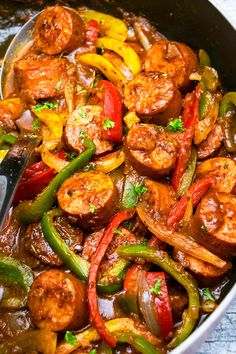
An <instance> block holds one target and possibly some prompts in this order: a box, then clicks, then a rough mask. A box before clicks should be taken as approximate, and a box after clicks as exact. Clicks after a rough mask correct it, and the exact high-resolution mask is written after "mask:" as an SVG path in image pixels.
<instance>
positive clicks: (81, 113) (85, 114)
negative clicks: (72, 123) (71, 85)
mask: <svg viewBox="0 0 236 354" xmlns="http://www.w3.org/2000/svg"><path fill="white" fill-rule="evenodd" d="M78 113H79V115H80V117H81V118H86V117H87V112H86V111H85V109H83V108H79V110H78Z"/></svg>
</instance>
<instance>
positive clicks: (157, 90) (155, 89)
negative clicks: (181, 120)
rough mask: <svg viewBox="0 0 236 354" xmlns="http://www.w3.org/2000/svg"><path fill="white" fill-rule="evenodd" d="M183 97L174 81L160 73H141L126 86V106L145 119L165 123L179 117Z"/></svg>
mask: <svg viewBox="0 0 236 354" xmlns="http://www.w3.org/2000/svg"><path fill="white" fill-rule="evenodd" d="M181 102H182V101H181V95H180V92H179V90H178V89H177V88H176V86H175V84H174V82H173V81H172V79H170V78H168V77H166V75H165V74H160V73H156V72H155V73H154V72H152V73H144V72H142V73H140V74H139V75H136V76H135V78H134V79H133V80H131V81H129V82H128V83H127V84H126V85H125V89H124V104H125V106H126V107H127V108H128V110H129V111H135V112H136V113H138V114H139V115H141V116H142V117H143V118H149V119H150V118H157V119H158V116H159V119H160V120H163V123H165V122H166V121H167V120H168V118H173V117H176V116H178V115H179V113H180V109H181Z"/></svg>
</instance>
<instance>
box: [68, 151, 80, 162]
mask: <svg viewBox="0 0 236 354" xmlns="http://www.w3.org/2000/svg"><path fill="white" fill-rule="evenodd" d="M77 156H78V155H77V154H76V153H75V152H74V151H72V152H66V158H67V160H69V161H72V160H74V159H75V158H76V157H77Z"/></svg>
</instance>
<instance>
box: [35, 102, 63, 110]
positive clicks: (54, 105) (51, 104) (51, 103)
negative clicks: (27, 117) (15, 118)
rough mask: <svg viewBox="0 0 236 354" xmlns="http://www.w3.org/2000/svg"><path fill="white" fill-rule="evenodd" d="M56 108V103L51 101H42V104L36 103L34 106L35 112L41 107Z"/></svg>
mask: <svg viewBox="0 0 236 354" xmlns="http://www.w3.org/2000/svg"><path fill="white" fill-rule="evenodd" d="M54 108H58V103H53V102H47V101H45V102H43V104H40V103H37V104H36V106H35V107H34V110H35V112H40V111H42V109H54Z"/></svg>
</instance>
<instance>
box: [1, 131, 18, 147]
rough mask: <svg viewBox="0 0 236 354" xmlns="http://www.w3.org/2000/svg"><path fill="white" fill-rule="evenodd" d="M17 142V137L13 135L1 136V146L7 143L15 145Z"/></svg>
mask: <svg viewBox="0 0 236 354" xmlns="http://www.w3.org/2000/svg"><path fill="white" fill-rule="evenodd" d="M16 140H17V137H16V136H15V135H12V134H4V133H3V134H1V135H0V145H1V144H2V143H7V144H9V145H13V144H15V142H16Z"/></svg>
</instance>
